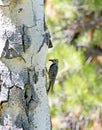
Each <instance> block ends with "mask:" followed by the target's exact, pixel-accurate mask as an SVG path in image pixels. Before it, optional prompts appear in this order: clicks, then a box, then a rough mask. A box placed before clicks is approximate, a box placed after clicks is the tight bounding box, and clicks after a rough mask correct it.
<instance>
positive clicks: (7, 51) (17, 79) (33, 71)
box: [0, 0, 51, 130]
mask: <svg viewBox="0 0 102 130" xmlns="http://www.w3.org/2000/svg"><path fill="white" fill-rule="evenodd" d="M44 38H45V31H44V1H43V0H0V130H9V129H11V130H50V129H51V128H50V125H51V122H50V112H49V106H48V98H47V94H46V87H45V86H46V68H45V65H46V53H47V45H46V43H45V44H44V41H45V40H44Z"/></svg>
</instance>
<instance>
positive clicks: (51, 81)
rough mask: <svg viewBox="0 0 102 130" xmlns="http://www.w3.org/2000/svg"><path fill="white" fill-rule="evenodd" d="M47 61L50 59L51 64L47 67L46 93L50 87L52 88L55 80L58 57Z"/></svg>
mask: <svg viewBox="0 0 102 130" xmlns="http://www.w3.org/2000/svg"><path fill="white" fill-rule="evenodd" d="M49 61H52V64H51V65H50V68H49V72H48V75H49V87H48V89H47V93H49V90H50V89H52V90H53V86H54V83H55V80H56V76H57V73H58V59H50V60H49Z"/></svg>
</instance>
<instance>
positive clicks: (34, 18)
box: [31, 0, 36, 26]
mask: <svg viewBox="0 0 102 130" xmlns="http://www.w3.org/2000/svg"><path fill="white" fill-rule="evenodd" d="M31 5H32V12H33V22H34V26H36V15H35V12H34V7H33V0H31Z"/></svg>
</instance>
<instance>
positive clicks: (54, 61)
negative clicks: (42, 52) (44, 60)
mask: <svg viewBox="0 0 102 130" xmlns="http://www.w3.org/2000/svg"><path fill="white" fill-rule="evenodd" d="M49 61H52V62H53V63H54V64H58V59H50V60H49Z"/></svg>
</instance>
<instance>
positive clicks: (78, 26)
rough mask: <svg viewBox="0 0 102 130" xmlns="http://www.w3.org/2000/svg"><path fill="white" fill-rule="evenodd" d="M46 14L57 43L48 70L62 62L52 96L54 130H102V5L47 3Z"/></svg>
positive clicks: (82, 0) (73, 0)
mask: <svg viewBox="0 0 102 130" xmlns="http://www.w3.org/2000/svg"><path fill="white" fill-rule="evenodd" d="M45 14H46V23H47V26H48V28H49V30H50V33H51V35H52V43H53V48H51V49H49V51H48V55H47V68H49V66H50V62H49V61H48V59H53V58H58V59H59V72H58V75H57V79H56V83H55V86H54V93H50V94H49V104H50V110H51V116H52V124H53V130H102V110H101V108H102V103H101V102H102V28H101V27H102V1H101V0H62V1H61V0H47V1H46V2H45ZM86 119H87V123H86ZM70 122H71V123H70ZM80 122H81V123H80ZM97 122H98V123H97ZM79 123H80V124H81V125H79V129H78V128H77V129H75V128H76V127H77V125H78V124H79ZM85 124H86V125H85ZM96 126H97V128H96Z"/></svg>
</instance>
